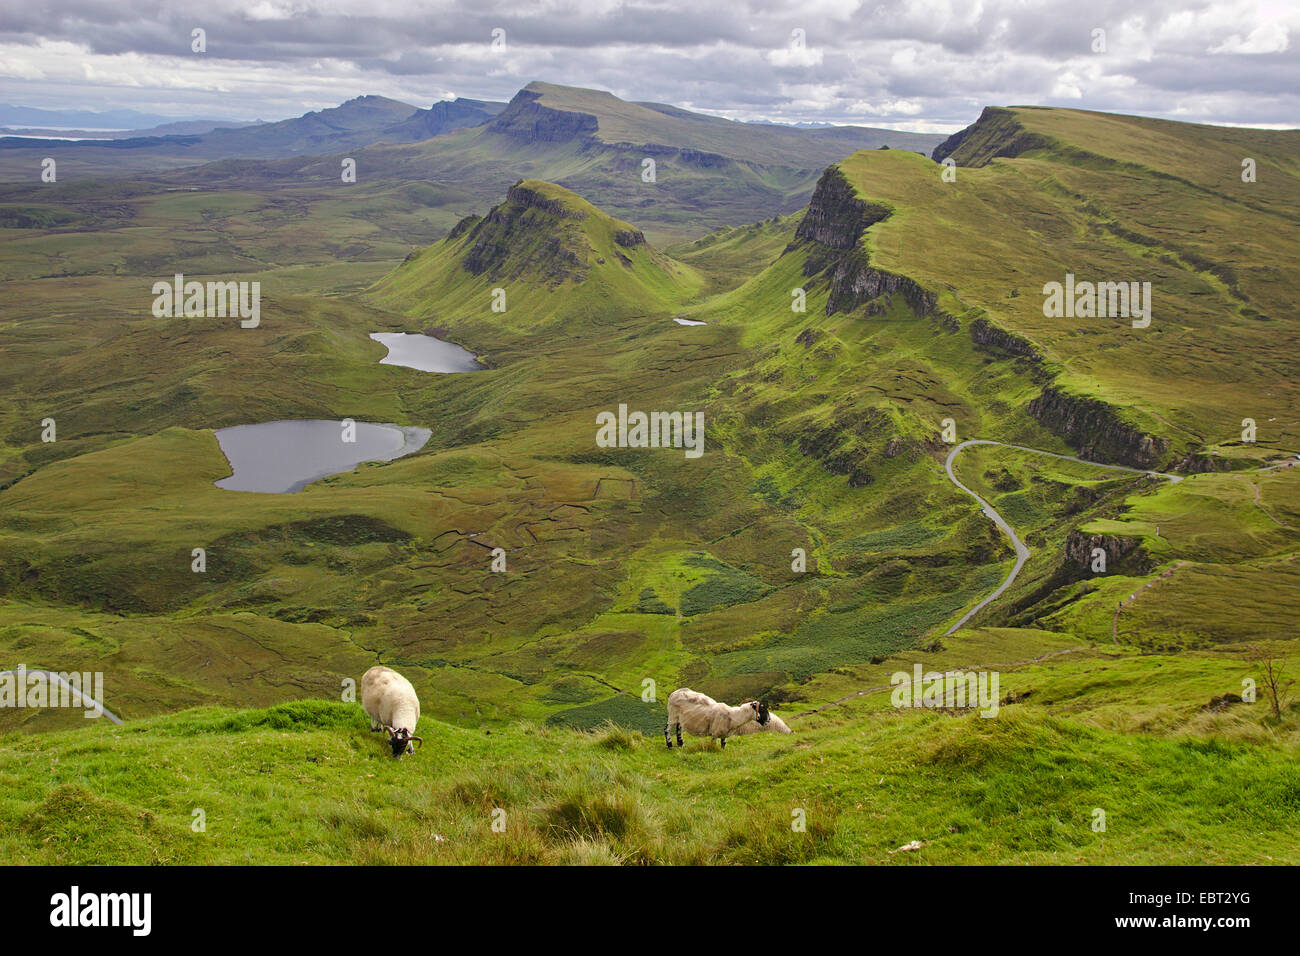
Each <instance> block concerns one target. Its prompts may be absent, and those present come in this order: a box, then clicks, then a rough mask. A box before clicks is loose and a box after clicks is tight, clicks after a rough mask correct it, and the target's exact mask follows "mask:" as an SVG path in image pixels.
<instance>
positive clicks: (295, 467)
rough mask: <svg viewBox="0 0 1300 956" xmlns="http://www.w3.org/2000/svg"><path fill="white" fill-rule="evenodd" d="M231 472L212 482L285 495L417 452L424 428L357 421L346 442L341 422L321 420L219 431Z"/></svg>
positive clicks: (427, 433) (426, 437)
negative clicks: (371, 463)
mask: <svg viewBox="0 0 1300 956" xmlns="http://www.w3.org/2000/svg"><path fill="white" fill-rule="evenodd" d="M216 434H217V442H218V443H219V444H220V445H221V450H222V452H223V453H224V454H225V456H226V460H227V461H229V462H230V470H231V472H232V474H231V475H230V477H228V478H222V479H221V480H220V481H218V482H216V485H217V487H218V488H225V489H227V490H229V491H260V492H265V493H279V494H285V493H288V492H294V491H301V490H302V489H303V488H304V487H306V486H307V485H309V484H310V483H311V482H313V481H317V480H319V479H321V478H325V477H328V476H329V475H339V474H343V473H344V472H348V471H351V470H352V469H354V468H356V466H357V465H359V464H361V463H362V462H363V461H392V460H393V459H395V458H401V457H402V456H403V455H409V454H411V453H412V452H416V451H419V450H420V449H421V448H423V447H424V444H425V442H427V441H428V440H429V436H430V435H431V434H432V433H431V432H430V431H429V429H427V428H416V427H410V426H405V425H388V424H384V425H376V424H372V423H370V422H356V423H355V425H354V433H353V436H352V437H355V439H356V440H355V441H344V440H343V439H344V434H345V433H344V429H343V422H339V421H328V420H322V419H307V420H300V421H277V422H262V423H261V424H258V425H235V426H234V427H232V428H221V429H218V430H217V433H216Z"/></svg>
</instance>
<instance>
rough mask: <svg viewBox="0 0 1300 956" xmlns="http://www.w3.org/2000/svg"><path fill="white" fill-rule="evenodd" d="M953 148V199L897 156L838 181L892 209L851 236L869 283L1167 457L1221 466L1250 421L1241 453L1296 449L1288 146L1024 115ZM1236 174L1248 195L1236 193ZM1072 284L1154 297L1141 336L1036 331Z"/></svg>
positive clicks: (1060, 322) (861, 156)
mask: <svg viewBox="0 0 1300 956" xmlns="http://www.w3.org/2000/svg"><path fill="white" fill-rule="evenodd" d="M963 135H964V138H962V139H960V140H959V141H958V145H956V147H955V148H954V149H953V151H952V158H953V159H954V160H956V161H957V162H958V163H959V164H960V166H959V168H958V169H957V171H956V181H955V182H944V181H943V180H942V178H941V176H940V170H939V168H938V167H936V166H935V165H934V164H932V163H928V162H926V161H924V160H922V159H921V158H920V157H917V156H912V155H909V154H907V153H903V152H895V151H888V152H863V153H857V154H855V155H854V156H853V157H852V158H851V159H849V160H847V161H846V162H844V163H842V164H840V166H839V168H840V169H841V170H842V171H843V173H844V175H845V177H846V179H847V180H848V181H849V182H850V183H851V184H852V185H853V188H854V189H855V190H856V191H857V193H858V195H859V196H860V197H861V198H862V199H864V200H868V201H870V202H874V203H879V204H883V205H884V206H887V207H888V208H889V209H890V211H891V214H890V215H889V216H888V218H886V219H884V220H883V221H881V222H879V223H877V224H876V225H874V226H872V227H871V228H870V229H869V230H868V231H867V232H866V234H865V236H864V239H863V243H864V245H863V248H864V249H865V251H866V252H867V255H868V256H869V258H870V261H871V263H872V265H873V266H875V267H877V268H879V269H882V270H886V271H889V272H896V273H902V274H904V275H907V276H909V277H911V278H912V279H914V280H915V281H917V282H918V283H920V284H921V285H922V286H924V287H925V288H926V289H929V290H931V291H933V292H934V293H935V294H936V295H937V296H938V301H939V304H940V306H941V307H942V308H945V309H947V310H948V311H950V312H952V313H953V314H957V315H960V314H963V313H969V314H971V315H972V318H973V317H975V316H979V317H983V318H985V319H986V320H987V321H988V322H989V323H991V324H992V325H993V326H994V327H996V328H997V329H1001V330H1005V331H1007V332H1011V333H1014V334H1016V335H1018V336H1020V337H1022V338H1023V339H1024V340H1027V342H1028V343H1029V345H1031V346H1032V347H1033V348H1034V349H1035V350H1036V351H1037V353H1038V354H1039V355H1040V356H1041V358H1042V362H1043V363H1044V364H1045V365H1046V366H1047V368H1048V369H1049V370H1050V371H1051V372H1052V374H1053V378H1054V379H1055V381H1056V383H1057V384H1058V385H1059V387H1060V388H1061V389H1063V390H1064V391H1065V392H1066V393H1068V394H1070V395H1079V396H1088V397H1091V398H1094V399H1100V400H1101V401H1103V402H1105V403H1107V404H1110V405H1112V406H1114V407H1115V408H1118V409H1122V410H1123V414H1124V415H1125V416H1126V417H1127V418H1129V419H1130V420H1131V421H1132V422H1133V424H1134V425H1135V427H1136V428H1137V429H1139V430H1141V431H1143V432H1145V433H1148V434H1152V435H1158V436H1161V437H1163V438H1166V439H1167V440H1168V441H1169V443H1170V449H1169V451H1168V452H1167V454H1166V455H1165V459H1166V460H1177V457H1181V454H1186V453H1198V454H1205V455H1207V456H1210V457H1212V458H1217V459H1220V461H1219V467H1224V466H1226V461H1223V459H1224V457H1225V456H1228V457H1230V456H1232V455H1234V454H1235V452H1234V450H1233V449H1234V447H1237V448H1238V450H1240V449H1239V445H1240V433H1241V429H1242V424H1241V420H1242V419H1243V418H1252V419H1254V420H1255V421H1256V422H1257V423H1258V424H1259V435H1258V439H1257V445H1256V447H1255V448H1254V449H1248V450H1246V453H1247V454H1251V455H1254V456H1255V457H1266V456H1267V455H1269V454H1271V453H1273V454H1275V453H1276V452H1277V451H1278V450H1287V449H1294V448H1296V447H1298V446H1300V431H1297V429H1298V428H1300V422H1297V421H1296V416H1295V415H1293V414H1291V412H1292V410H1293V409H1294V408H1295V407H1296V405H1297V399H1298V398H1300V396H1298V395H1297V394H1296V388H1297V378H1298V377H1300V376H1298V375H1297V373H1298V372H1300V369H1298V368H1297V365H1296V362H1297V356H1300V341H1298V340H1297V335H1298V334H1300V332H1298V328H1300V327H1298V326H1297V324H1296V320H1295V316H1294V314H1293V310H1292V309H1291V308H1290V306H1289V295H1290V292H1289V290H1290V288H1291V287H1292V285H1293V284H1294V278H1295V270H1296V262H1297V261H1300V246H1297V245H1296V243H1297V237H1298V236H1300V231H1298V230H1297V229H1296V225H1297V219H1296V213H1295V209H1296V208H1297V201H1298V200H1300V165H1298V164H1297V161H1296V158H1295V157H1296V149H1297V145H1300V134H1297V133H1295V132H1272V131H1259V130H1238V129H1222V128H1217V129H1211V128H1207V127H1201V126H1194V125H1191V124H1182V123H1171V122H1167V121H1159V120H1147V119H1143V118H1138V117H1122V116H1110V115H1106V114H1094V113H1085V112H1082V111H1075V110H1042V109H1029V108H1017V109H1012V110H987V111H986V112H985V114H984V116H983V117H982V118H981V120H980V122H979V123H977V124H976V125H975V126H974V127H972V128H971V129H970V130H969V131H967V132H966V133H965V134H963ZM942 153H943V151H941V152H940V155H942ZM1245 157H1251V158H1254V159H1255V160H1256V162H1257V164H1258V168H1259V170H1260V172H1259V175H1258V180H1257V181H1256V182H1254V183H1244V182H1242V180H1241V173H1242V165H1241V164H1242V159H1243V158H1245ZM1067 272H1071V273H1073V274H1075V275H1076V276H1077V277H1078V278H1079V279H1080V280H1083V279H1088V280H1095V281H1138V280H1140V281H1149V282H1151V283H1152V287H1153V292H1152V294H1153V299H1154V307H1153V312H1152V320H1151V325H1150V327H1149V328H1145V329H1135V328H1132V327H1131V325H1130V322H1129V321H1127V320H1125V319H1122V318H1117V319H1107V318H1099V319H1068V318H1047V317H1045V316H1044V315H1043V295H1042V288H1043V285H1044V283H1046V282H1049V281H1057V282H1063V281H1064V278H1065V274H1066V273H1067ZM1243 355H1249V356H1251V359H1250V361H1249V362H1242V361H1240V356H1243ZM1208 382H1214V383H1215V387H1214V388H1213V389H1207V388H1205V387H1204V386H1205V384H1206V383H1208Z"/></svg>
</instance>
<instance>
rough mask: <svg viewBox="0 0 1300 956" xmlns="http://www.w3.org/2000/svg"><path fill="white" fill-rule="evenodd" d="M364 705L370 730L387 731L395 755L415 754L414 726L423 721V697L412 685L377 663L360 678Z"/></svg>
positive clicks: (362, 703)
mask: <svg viewBox="0 0 1300 956" xmlns="http://www.w3.org/2000/svg"><path fill="white" fill-rule="evenodd" d="M361 706H362V707H364V708H365V711H366V715H367V716H368V717H369V718H370V729H371V731H376V732H377V731H380V730H386V731H388V742H389V743H390V744H391V745H392V747H393V756H394V757H401V756H402V755H403V754H407V753H415V742H416V741H419V742H420V743H421V744H423V743H424V741H423V740H422V739H421V738H419V737H417V736H415V725H416V724H417V723H419V722H420V698H419V697H417V696H416V695H415V688H414V687H412V686H411V682H410V681H409V680H407V679H406V678H405V677H403V676H402V675H401V674H399V673H397V671H395V670H393V669H392V668H391V667H384V666H383V665H382V664H376V665H375V666H374V667H372V668H370V670H368V671H366V672H365V674H364V675H362V677H361Z"/></svg>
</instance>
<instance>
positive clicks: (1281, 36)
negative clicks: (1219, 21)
mask: <svg viewBox="0 0 1300 956" xmlns="http://www.w3.org/2000/svg"><path fill="white" fill-rule="evenodd" d="M1288 45H1289V33H1288V30H1287V28H1286V27H1284V26H1283V25H1282V24H1280V23H1261V24H1260V25H1259V26H1257V27H1255V29H1253V30H1251V31H1250V33H1248V34H1247V35H1246V38H1245V39H1244V40H1243V39H1242V38H1241V34H1239V33H1234V34H1232V36H1230V37H1228V38H1227V39H1226V40H1224V41H1223V42H1222V43H1220V44H1219V45H1218V46H1213V47H1210V48H1209V49H1208V50H1206V52H1207V53H1281V52H1282V51H1283V50H1285V49H1286V48H1287V46H1288Z"/></svg>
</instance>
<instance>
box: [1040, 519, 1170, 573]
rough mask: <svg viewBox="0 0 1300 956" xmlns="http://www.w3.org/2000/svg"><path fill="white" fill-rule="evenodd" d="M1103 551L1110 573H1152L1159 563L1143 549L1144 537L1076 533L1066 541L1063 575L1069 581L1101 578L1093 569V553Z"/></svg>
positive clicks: (1076, 531) (1072, 532) (1071, 534)
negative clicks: (1098, 550) (1142, 538)
mask: <svg viewBox="0 0 1300 956" xmlns="http://www.w3.org/2000/svg"><path fill="white" fill-rule="evenodd" d="M1098 548H1100V549H1101V550H1102V551H1103V552H1104V553H1105V555H1106V572H1105V573H1106V574H1115V573H1123V574H1129V575H1133V576H1139V575H1143V574H1150V573H1151V572H1152V571H1153V570H1155V567H1156V562H1155V560H1154V559H1153V558H1152V557H1151V555H1150V554H1148V553H1147V551H1146V549H1145V548H1143V547H1142V540H1141V539H1140V538H1129V537H1124V536H1122V535H1115V534H1085V533H1084V532H1082V531H1079V530H1077V529H1076V530H1074V531H1071V532H1070V534H1069V535H1068V536H1067V537H1066V539H1065V564H1064V567H1063V568H1062V572H1063V574H1064V576H1065V578H1066V579H1067V580H1069V581H1079V580H1082V579H1084V578H1091V577H1097V576H1099V575H1100V573H1099V572H1094V571H1093V570H1092V564H1093V552H1094V551H1095V550H1097V549H1098Z"/></svg>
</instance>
